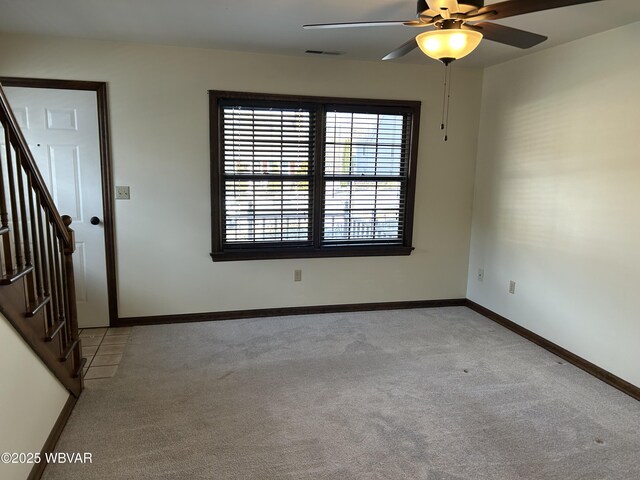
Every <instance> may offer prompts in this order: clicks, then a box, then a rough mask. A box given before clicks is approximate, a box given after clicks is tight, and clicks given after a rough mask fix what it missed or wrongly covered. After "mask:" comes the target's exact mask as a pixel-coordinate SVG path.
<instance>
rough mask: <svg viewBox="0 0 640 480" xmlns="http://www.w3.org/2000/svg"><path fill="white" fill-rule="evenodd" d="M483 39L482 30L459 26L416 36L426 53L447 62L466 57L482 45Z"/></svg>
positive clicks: (421, 48) (419, 45)
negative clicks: (463, 28)
mask: <svg viewBox="0 0 640 480" xmlns="http://www.w3.org/2000/svg"><path fill="white" fill-rule="evenodd" d="M481 40H482V34H481V33H480V32H476V31H475V30H462V29H458V28H454V29H438V30H434V31H431V32H424V33H421V34H420V35H418V36H417V37H416V42H418V47H420V50H422V52H423V53H424V54H425V55H427V56H428V57H431V58H433V59H435V60H440V61H441V62H443V63H445V64H446V63H451V62H452V61H454V60H458V59H459V58H462V57H466V56H467V55H469V54H470V53H471V52H473V51H474V50H475V49H476V47H477V46H478V45H480V41H481Z"/></svg>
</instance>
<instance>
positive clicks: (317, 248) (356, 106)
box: [209, 90, 421, 261]
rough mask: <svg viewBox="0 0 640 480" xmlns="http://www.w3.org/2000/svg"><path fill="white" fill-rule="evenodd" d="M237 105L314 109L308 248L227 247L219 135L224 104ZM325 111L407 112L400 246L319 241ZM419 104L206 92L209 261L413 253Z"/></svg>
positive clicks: (218, 91) (323, 178)
mask: <svg viewBox="0 0 640 480" xmlns="http://www.w3.org/2000/svg"><path fill="white" fill-rule="evenodd" d="M229 101H233V102H234V103H236V102H239V103H242V104H245V105H247V106H273V107H276V108H278V107H280V108H284V107H285V106H287V107H295V108H309V107H312V108H314V109H315V112H316V113H315V114H316V119H315V123H316V130H315V140H314V143H313V159H312V172H311V177H312V178H313V183H312V185H311V186H310V199H311V200H310V201H311V205H310V210H311V213H312V216H311V220H310V222H311V223H312V225H314V226H315V227H316V228H313V229H312V242H311V244H310V245H299V246H289V245H287V246H276V244H274V245H263V246H261V247H259V248H254V247H247V246H234V247H231V248H229V246H227V248H225V245H224V242H223V236H224V208H223V206H224V204H225V199H224V185H223V183H224V172H223V168H224V155H223V153H222V147H223V140H222V135H223V133H222V132H221V125H222V121H221V112H222V108H221V107H222V106H224V104H225V103H226V102H229ZM327 107H339V108H340V109H344V108H348V110H349V111H351V112H354V113H356V112H357V113H395V114H398V113H403V114H410V125H409V126H408V134H409V141H408V148H409V149H410V152H409V155H408V166H407V174H406V190H405V197H404V198H405V207H404V219H403V221H402V226H403V236H402V242H401V243H393V244H383V243H376V244H361V243H352V244H336V245H327V244H322V243H321V238H320V237H321V230H322V229H321V225H322V213H323V208H324V192H323V190H324V181H325V176H324V152H323V147H324V128H325V127H324V126H325V111H326V109H327ZM420 107H421V103H420V102H419V101H405V100H375V99H360V98H341V97H315V96H297V95H278V94H262V93H247V92H233V91H221V90H210V91H209V130H210V156H211V248H212V252H211V258H212V259H213V260H214V261H227V260H260V259H284V258H316V257H361V256H394V255H410V254H411V252H412V251H413V249H414V248H413V246H412V239H413V221H414V218H413V217H414V203H415V190H416V172H417V157H418V136H419V129H420Z"/></svg>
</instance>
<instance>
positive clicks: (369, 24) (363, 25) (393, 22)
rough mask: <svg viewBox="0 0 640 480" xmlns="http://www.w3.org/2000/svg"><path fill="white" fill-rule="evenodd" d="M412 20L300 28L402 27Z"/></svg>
mask: <svg viewBox="0 0 640 480" xmlns="http://www.w3.org/2000/svg"><path fill="white" fill-rule="evenodd" d="M411 22H413V20H397V21H396V20H389V21H382V22H345V23H312V24H308V25H303V26H302V28H306V29H307V30H314V29H321V28H354V27H393V26H398V25H404V24H405V23H411Z"/></svg>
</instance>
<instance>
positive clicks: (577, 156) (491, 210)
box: [468, 23, 640, 386]
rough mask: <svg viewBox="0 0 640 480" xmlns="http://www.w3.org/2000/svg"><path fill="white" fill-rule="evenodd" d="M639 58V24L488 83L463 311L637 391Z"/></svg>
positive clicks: (518, 66)
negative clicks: (555, 348)
mask: <svg viewBox="0 0 640 480" xmlns="http://www.w3.org/2000/svg"><path fill="white" fill-rule="evenodd" d="M638 45H640V23H635V24H631V25H628V26H626V27H623V28H619V29H616V30H612V31H608V32H605V33H602V34H599V35H594V36H592V37H588V38H585V39H582V40H579V41H576V42H573V43H570V44H567V45H563V46H559V47H556V48H552V49H549V50H545V51H543V52H540V53H537V54H534V55H531V56H527V57H524V58H522V59H519V60H515V61H511V62H508V63H505V64H502V65H498V66H494V67H492V68H489V69H486V70H485V73H484V87H483V101H482V114H481V127H480V139H479V146H478V161H477V174H476V184H475V200H474V213H473V234H472V243H471V257H470V267H469V284H468V298H470V299H471V300H473V301H475V302H478V303H480V304H481V305H484V306H485V307H487V308H489V309H491V310H493V311H495V312H497V313H499V314H501V315H503V316H505V317H507V318H509V319H511V320H513V321H515V322H516V323H518V324H520V325H522V326H524V327H526V328H528V329H530V330H532V331H534V332H536V333H538V334H540V335H542V336H543V337H545V338H547V339H549V340H551V341H553V342H555V343H557V344H559V345H561V346H562V347H565V348H567V349H568V350H570V351H572V352H574V353H576V354H578V355H580V356H582V357H584V358H586V359H587V360H589V361H591V362H593V363H595V364H596V365H598V366H600V367H602V368H604V369H606V370H608V371H610V372H612V373H614V374H616V375H618V376H620V377H622V378H623V379H625V380H627V381H629V382H631V383H633V384H635V385H638V386H640V368H638V366H639V365H640V348H639V345H640V316H639V315H638V312H639V310H638V286H639V285H640V249H639V248H638V240H640V157H639V153H638V152H639V145H640V143H639V133H640V130H639V126H640V89H639V86H640V62H638V59H639V58H640V57H639V56H638ZM478 268H484V270H485V278H484V281H483V282H479V281H478V280H477V279H476V276H477V271H478ZM510 280H514V281H516V282H517V285H516V293H515V295H510V294H509V293H507V290H508V285H509V281H510Z"/></svg>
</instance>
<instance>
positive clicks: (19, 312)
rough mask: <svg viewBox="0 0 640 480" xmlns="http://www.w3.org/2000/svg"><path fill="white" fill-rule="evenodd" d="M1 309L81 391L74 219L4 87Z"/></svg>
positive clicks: (0, 114)
mask: <svg viewBox="0 0 640 480" xmlns="http://www.w3.org/2000/svg"><path fill="white" fill-rule="evenodd" d="M0 127H1V128H2V132H1V133H2V137H1V138H0V144H1V146H2V148H1V149H0V261H1V265H0V309H1V310H2V313H3V314H4V316H5V317H6V318H7V319H8V320H9V322H11V324H12V325H13V326H14V328H15V329H16V330H17V331H18V332H19V333H20V334H21V335H22V337H23V338H24V339H25V341H26V342H27V343H28V344H29V345H30V346H31V348H32V349H33V350H34V351H35V352H36V353H37V354H38V356H39V357H40V358H41V359H42V361H43V362H44V363H45V364H46V365H47V366H48V367H49V369H50V370H51V371H52V372H53V373H54V375H56V377H57V378H58V379H59V380H60V381H61V382H62V383H63V384H64V385H65V386H66V387H67V389H68V390H69V391H71V392H72V393H73V394H74V395H75V396H78V395H79V394H80V392H81V391H82V369H83V366H84V360H83V359H82V355H81V346H80V339H79V337H78V322H77V314H76V298H75V282H74V276H73V252H74V250H75V243H74V234H73V230H72V229H71V228H70V225H71V218H70V217H69V216H66V215H65V216H64V217H62V216H60V214H59V213H58V209H57V208H56V206H55V203H54V201H53V198H52V197H51V194H50V192H49V190H48V189H47V186H46V183H45V181H44V179H43V178H42V175H41V173H40V171H39V169H38V167H37V165H36V162H35V160H34V158H33V155H32V153H31V151H30V149H29V147H28V145H27V142H26V141H25V138H24V135H23V133H22V130H21V129H20V127H19V125H18V122H17V120H16V117H15V115H14V114H13V111H12V110H11V107H10V105H9V102H8V100H7V97H6V95H5V93H4V91H3V89H2V85H0Z"/></svg>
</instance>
